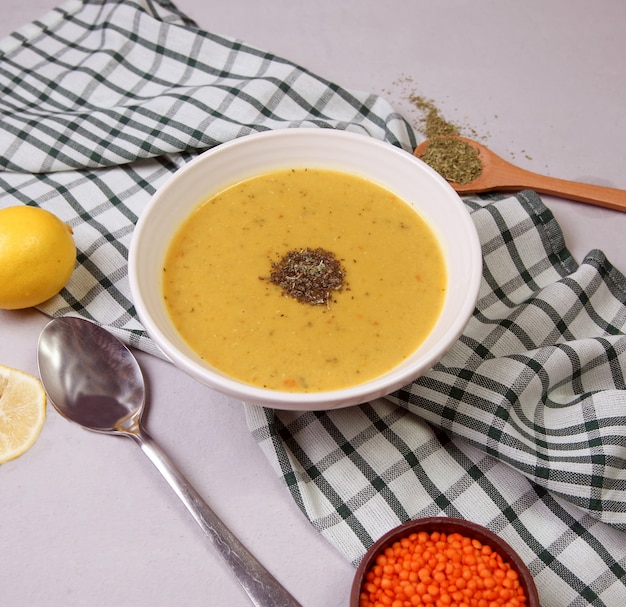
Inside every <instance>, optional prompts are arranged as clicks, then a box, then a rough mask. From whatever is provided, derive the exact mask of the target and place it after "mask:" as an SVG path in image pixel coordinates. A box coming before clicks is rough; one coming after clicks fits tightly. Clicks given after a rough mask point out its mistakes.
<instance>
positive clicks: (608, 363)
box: [0, 0, 626, 607]
mask: <svg viewBox="0 0 626 607" xmlns="http://www.w3.org/2000/svg"><path fill="white" fill-rule="evenodd" d="M0 87H1V88H2V94H1V96H0V112H1V113H2V119H1V123H0V167H1V168H2V172H0V190H1V191H2V197H1V198H0V206H2V207H5V206H10V205H12V204H20V203H24V204H34V205H38V206H41V207H44V208H47V209H49V210H51V211H53V212H54V213H55V214H57V215H58V216H59V217H61V218H62V219H63V220H64V221H66V222H68V223H69V224H70V225H71V226H72V228H73V230H74V236H75V241H76V244H77V248H78V251H79V255H78V266H77V269H76V271H75V272H74V275H73V277H72V279H71V281H70V283H69V284H68V286H67V287H66V289H64V290H63V292H62V293H61V294H60V295H59V296H57V297H55V298H54V299H52V300H51V301H49V302H47V303H46V304H45V305H44V306H42V307H41V309H42V310H43V311H44V312H46V313H48V314H50V315H64V314H74V315H81V316H83V317H85V318H88V319H91V320H94V321H95V322H97V323H99V324H102V325H105V326H106V327H107V328H109V329H110V330H111V331H112V332H113V333H115V334H116V335H117V336H118V337H120V338H121V339H123V340H124V341H125V342H126V343H128V344H130V345H132V346H135V347H138V348H141V349H143V350H146V351H148V352H151V353H153V354H155V355H160V353H159V351H158V350H157V349H156V347H155V346H154V344H153V342H152V341H151V340H150V339H149V337H148V336H147V335H146V334H145V332H144V330H143V328H142V326H141V325H140V323H139V321H138V320H137V318H136V315H135V311H134V308H133V305H132V301H131V299H130V289H129V286H128V279H127V268H126V259H127V253H128V247H129V244H130V239H131V237H132V232H133V228H134V224H135V222H136V220H137V218H138V216H139V215H140V214H141V212H142V209H143V208H144V207H145V205H146V204H147V202H148V200H149V199H150V197H151V195H152V193H153V192H154V191H155V190H156V189H157V188H158V187H159V186H161V185H162V184H163V183H164V182H165V181H166V180H167V179H168V177H169V176H170V175H171V174H172V173H173V172H174V171H175V170H176V169H177V168H179V167H180V166H182V165H184V164H185V163H186V162H188V161H189V160H190V159H191V158H193V157H194V155H196V154H197V153H199V152H200V151H202V150H204V149H206V148H208V147H211V146H214V145H217V144H219V143H221V142H223V141H227V140H230V139H233V138H235V137H240V136H243V135H246V134H248V133H252V132H255V131H260V130H267V129H277V128H297V127H301V126H309V127H310V126H314V127H320V128H338V129H349V130H353V131H357V132H361V133H365V134H368V135H370V136H372V137H376V138H379V139H384V140H386V141H389V142H391V143H392V144H394V145H397V146H399V147H402V148H404V149H405V150H407V152H410V150H411V149H412V148H413V147H414V145H415V143H416V136H415V134H414V132H413V131H412V129H411V128H410V126H409V125H408V124H407V123H406V122H405V121H404V120H403V119H402V117H401V116H399V115H398V114H396V113H395V112H394V111H393V109H392V108H391V107H390V106H389V105H388V104H387V103H386V102H385V101H384V100H383V99H381V98H380V97H377V96H374V95H370V94H365V93H356V92H352V91H347V90H345V89H343V88H341V87H339V86H337V85H335V84H333V83H331V82H328V81H326V80H324V79H322V78H319V77H318V76H316V75H314V74H311V73H310V72H307V71H306V70H304V69H302V68H300V67H298V66H296V65H294V64H292V63H290V62H289V61H286V60H284V59H281V58H279V57H275V56H272V55H270V54H267V53H264V52H262V51H260V50H258V49H254V48H251V47H249V46H247V45H245V44H243V43H241V42H239V41H235V40H232V39H227V38H223V37H219V36H217V35H214V34H209V33H207V32H203V31H201V30H200V29H199V28H198V27H197V26H196V25H195V24H194V23H193V22H192V21H191V20H189V19H188V18H187V17H186V16H185V15H183V14H181V13H180V12H179V11H178V10H177V9H176V8H175V6H173V5H172V4H171V3H170V2H168V1H167V0H116V1H114V0H84V1H80V0H70V1H69V2H66V3H65V4H64V5H62V6H61V7H60V8H59V9H57V10H54V11H52V12H51V13H49V14H47V15H45V16H44V17H43V18H42V19H40V20H38V21H36V22H34V23H32V24H29V25H27V26H26V27H24V28H22V29H21V30H19V31H18V32H15V33H14V34H13V35H12V36H10V37H9V38H7V39H5V40H3V41H0ZM466 204H467V207H468V211H469V212H470V213H471V214H472V218H473V219H474V221H475V224H476V226H477V229H478V233H479V235H480V238H481V242H482V246H483V254H484V262H485V266H484V280H483V284H482V289H481V293H480V298H479V301H478V305H477V308H476V312H475V314H474V316H473V318H472V320H471V321H470V323H469V325H468V327H467V329H466V331H465V333H464V335H463V336H462V337H461V339H460V340H459V341H458V342H457V344H456V345H455V347H453V349H452V350H451V351H450V352H449V353H448V355H447V356H446V357H445V358H444V360H443V361H442V362H441V363H440V364H438V365H437V366H436V367H435V368H434V369H433V370H432V371H431V372H429V373H428V374H427V375H425V376H424V377H422V378H420V379H419V380H417V381H416V382H414V383H413V384H411V385H410V386H407V387H405V388H404V389H403V390H400V391H398V392H396V393H395V394H392V395H390V396H389V397H388V398H386V399H381V400H377V401H374V402H371V403H368V404H366V405H362V406H359V407H352V408H348V409H342V410H336V411H330V412H312V413H294V412H285V411H274V410H269V409H262V408H259V407H255V406H247V405H246V414H247V419H248V424H249V427H250V430H251V432H252V433H253V435H254V436H255V438H256V439H257V441H258V443H259V445H260V447H261V448H262V450H263V451H264V453H265V454H266V456H267V457H268V459H269V461H270V462H271V463H272V465H273V466H274V468H275V470H276V472H277V474H279V475H280V476H281V477H283V478H284V480H285V482H286V485H287V486H288V488H289V490H290V492H291V495H292V496H293V498H294V499H295V501H296V502H297V503H298V505H299V506H300V508H301V509H302V511H303V512H304V513H305V515H306V516H307V517H308V518H309V519H310V520H311V522H312V524H313V525H314V526H315V527H316V528H317V529H318V530H319V531H320V532H321V533H322V534H323V535H324V536H325V537H326V538H327V539H328V540H329V541H330V542H331V543H332V544H334V545H335V546H336V547H337V548H338V549H339V550H340V551H341V552H342V553H344V554H345V555H346V557H347V558H348V559H350V560H351V561H352V562H354V563H355V564H356V563H357V562H358V561H359V559H360V558H361V556H362V555H363V553H364V551H365V549H366V547H367V546H369V545H370V544H371V543H372V542H373V541H374V540H375V539H376V538H378V537H379V536H380V535H382V534H383V533H384V532H385V531H387V530H388V529H390V528H391V527H393V526H395V525H397V524H398V523H400V522H402V521H405V520H407V519H410V518H416V517H420V516H431V515H436V514H446V515H449V516H456V517H464V518H468V519H470V520H473V521H476V522H478V523H482V524H483V525H485V526H487V527H489V528H490V529H492V530H494V531H496V532H497V533H498V534H500V535H501V536H502V537H504V538H505V539H506V540H508V541H509V542H510V543H511V544H512V545H513V546H514V547H515V549H516V550H517V551H518V552H519V553H520V555H521V557H522V558H523V559H524V561H525V562H526V563H527V564H528V566H529V568H530V569H531V571H532V573H533V574H534V576H535V579H536V581H537V585H538V588H539V594H540V597H541V602H542V605H543V606H544V607H565V606H572V607H573V606H582V605H595V606H605V605H606V606H609V607H613V606H616V605H623V604H626V471H625V470H626V438H625V437H626V382H625V379H624V376H625V374H626V335H625V325H626V280H625V279H624V277H623V276H622V274H620V272H619V271H617V270H616V269H615V268H614V267H613V266H612V265H611V264H610V263H609V261H608V260H607V259H606V258H605V257H604V256H603V254H602V253H601V252H599V251H592V252H591V253H590V254H589V255H588V256H587V258H586V259H585V260H584V261H583V263H582V264H580V265H578V264H577V263H576V262H575V261H574V260H573V259H572V257H571V256H570V254H569V253H568V251H567V249H566V247H565V244H564V242H563V238H562V235H561V231H560V229H559V226H558V225H557V223H556V221H555V220H554V218H553V216H552V215H551V213H550V212H549V211H548V210H547V209H546V207H545V206H544V205H543V203H542V202H541V200H540V199H539V198H538V197H537V196H536V195H535V194H533V193H532V192H524V193H522V194H520V195H518V196H508V197H493V198H490V199H479V198H468V199H467V200H466Z"/></svg>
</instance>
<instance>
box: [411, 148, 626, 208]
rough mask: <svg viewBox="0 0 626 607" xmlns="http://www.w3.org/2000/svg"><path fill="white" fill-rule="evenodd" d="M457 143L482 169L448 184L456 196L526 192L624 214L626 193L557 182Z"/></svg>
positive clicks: (421, 151)
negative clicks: (474, 156)
mask: <svg viewBox="0 0 626 607" xmlns="http://www.w3.org/2000/svg"><path fill="white" fill-rule="evenodd" d="M458 139H460V140H461V141H464V142H465V143H467V144H468V145H470V146H472V147H473V148H474V149H476V150H477V151H478V157H479V159H480V161H481V163H482V169H483V170H482V173H481V174H480V176H479V177H477V178H476V179H474V180H473V181H470V182H469V183H464V184H460V183H455V182H453V181H450V182H449V183H450V185H451V186H452V187H453V188H454V189H455V191H456V192H458V193H459V194H478V193H480V192H493V191H502V192H519V191H521V190H525V189H527V188H529V189H532V190H535V191H536V192H538V193H539V194H549V195H552V196H558V197H560V198H567V199H569V200H576V201H578V202H585V203H587V204H593V205H596V206H600V207H604V208H607V209H614V210H616V211H626V190H619V189H616V188H607V187H604V186H599V185H593V184H589V183H580V182H578V181H568V180H566V179H557V178H555V177H548V176H545V175H540V174H539V173H533V172H532V171H527V170H525V169H521V168H519V167H517V166H515V165H513V164H511V163H510V162H507V161H506V160H504V159H503V158H500V156H498V155H497V154H494V153H493V152H492V151H491V150H490V149H489V148H487V147H485V146H484V145H482V144H480V143H478V142H476V141H473V140H471V139H467V138H466V137H458ZM428 143H429V141H428V140H426V141H424V142H423V143H421V144H420V145H418V146H417V147H416V148H415V151H414V154H415V156H417V157H418V158H421V157H422V156H423V155H424V153H425V152H426V150H427V149H428Z"/></svg>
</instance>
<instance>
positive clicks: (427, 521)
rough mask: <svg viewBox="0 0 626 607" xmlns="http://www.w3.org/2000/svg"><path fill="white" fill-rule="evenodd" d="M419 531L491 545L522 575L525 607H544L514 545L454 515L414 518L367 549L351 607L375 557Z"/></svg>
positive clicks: (351, 592)
mask: <svg viewBox="0 0 626 607" xmlns="http://www.w3.org/2000/svg"><path fill="white" fill-rule="evenodd" d="M420 531H426V532H430V533H432V532H434V531H439V532H442V533H446V534H450V533H459V534H461V535H465V536H466V537H471V538H473V539H477V540H478V541H480V542H481V543H482V544H488V545H489V546H490V547H491V549H492V550H495V551H496V552H498V553H499V554H500V555H501V556H502V558H503V559H504V560H506V561H508V562H509V563H510V564H511V566H512V567H513V568H514V569H515V571H516V572H517V574H518V575H519V578H520V581H521V584H522V585H523V587H524V591H525V593H526V607H541V605H540V602H539V594H538V592H537V586H536V584H535V580H534V579H533V576H532V575H531V573H530V571H529V569H528V567H527V566H526V564H525V563H524V561H523V560H522V558H521V557H520V555H519V554H518V553H517V552H516V551H515V550H514V549H513V548H512V546H511V545H510V544H509V543H508V542H507V541H506V540H504V539H502V538H501V537H500V536H499V535H497V534H496V533H494V532H493V531H491V530H490V529H488V528H487V527H485V526H483V525H480V524H478V523H475V522H473V521H470V520H467V519H463V518H457V517H451V516H430V517H424V518H417V519H412V520H409V521H406V522H405V523H402V524H401V525H398V526H397V527H394V528H393V529H390V530H389V531H387V532H386V533H384V534H383V535H382V536H381V537H380V538H379V539H378V540H376V541H375V542H374V543H373V544H372V545H371V546H370V547H369V548H368V549H367V551H366V553H365V554H364V556H363V558H362V559H361V561H360V563H359V564H358V566H357V569H356V573H355V574H354V578H353V582H352V588H351V591H350V602H349V604H350V607H358V605H359V595H360V592H361V587H362V585H363V578H364V576H365V574H366V573H367V571H368V570H369V569H370V567H371V566H372V565H373V563H374V561H375V559H376V557H378V555H379V554H380V553H381V552H382V551H383V550H384V549H385V548H388V547H389V546H391V545H392V544H394V543H395V542H396V541H398V540H400V539H402V538H403V537H406V536H408V535H410V534H411V533H419V532H420Z"/></svg>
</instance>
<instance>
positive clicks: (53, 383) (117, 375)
mask: <svg viewBox="0 0 626 607" xmlns="http://www.w3.org/2000/svg"><path fill="white" fill-rule="evenodd" d="M37 362H38V365H39V374H40V376H41V380H42V382H43V385H44V387H45V389H46V392H47V393H48V396H49V399H50V401H51V402H52V405H53V406H54V408H55V409H56V410H57V411H58V412H59V413H60V414H61V415H62V416H63V417H65V418H67V419H68V420H70V421H72V422H75V423H77V424H79V425H81V426H83V427H85V428H87V429H89V430H93V431H95V432H101V433H104V434H113V435H121V436H127V437H129V438H131V439H133V440H134V441H135V442H136V443H137V444H138V445H139V446H140V447H141V450H142V451H143V452H144V453H145V454H146V455H147V456H148V458H149V459H150V461H152V463H153V464H154V465H155V466H156V468H157V469H158V470H159V472H161V474H162V475H163V476H164V478H165V479H166V480H167V482H168V483H169V485H170V486H171V487H172V489H173V490H174V491H175V492H176V494H177V495H178V497H179V498H180V499H181V501H182V502H183V503H184V504H185V506H186V507H187V510H189V512H190V513H191V515H192V516H193V517H194V519H195V520H196V522H197V523H198V524H199V525H200V527H201V528H202V530H203V531H204V533H205V534H206V536H207V537H208V539H209V540H210V542H211V543H212V545H213V547H214V548H215V549H216V550H217V551H218V553H219V554H220V556H221V557H222V558H223V559H224V561H225V562H226V564H227V565H228V566H229V567H230V568H231V570H232V572H233V573H234V574H235V576H236V577H237V579H238V581H239V582H240V583H241V585H242V586H243V588H244V590H245V591H246V592H247V594H248V596H249V597H250V599H251V601H252V603H253V604H254V605H257V606H258V607H300V604H299V603H298V602H297V601H296V600H295V599H294V598H293V597H292V596H291V595H290V594H289V593H288V592H287V590H285V588H284V587H283V586H282V585H281V584H280V583H279V582H278V581H277V580H276V579H275V578H274V577H273V576H272V575H271V574H270V573H269V572H268V571H267V570H266V569H265V567H263V565H261V563H259V561H257V559H256V558H255V557H254V556H253V555H252V554H251V553H250V552H249V551H248V550H247V548H245V546H243V545H242V544H241V542H240V541H239V540H238V539H237V538H236V537H235V536H234V535H233V534H232V532H231V531H230V530H229V529H228V528H227V527H226V526H225V525H224V523H222V521H221V520H220V519H219V518H218V516H217V515H216V514H215V513H214V512H213V511H212V510H211V508H210V507H209V506H208V505H207V504H206V503H205V502H204V500H203V499H202V497H201V496H200V495H199V494H198V493H197V491H196V490H195V489H194V488H193V487H192V486H191V485H190V484H189V482H188V481H187V480H186V479H185V478H184V477H183V475H182V474H181V473H180V472H179V471H178V470H177V469H176V467H175V466H174V464H173V463H172V461H171V460H170V459H169V457H168V456H167V455H166V454H165V453H164V452H163V451H162V450H161V449H160V447H159V446H158V445H157V444H156V443H155V442H154V440H153V439H152V438H151V437H150V435H149V434H148V433H147V432H146V431H145V429H144V428H143V427H142V425H141V415H142V412H143V410H144V404H145V388H144V381H143V376H142V374H141V369H140V368H139V364H138V363H137V360H136V359H135V357H134V356H133V355H132V353H131V352H130V350H128V348H127V347H126V346H125V345H124V344H123V343H122V342H121V341H119V340H118V339H117V338H116V337H114V336H113V335H112V334H111V333H109V332H108V331H106V330H105V329H103V328H101V327H99V326H98V325H95V324H94V323H91V322H89V321H87V320H84V319H81V318H74V317H64V318H56V319H54V320H52V321H50V322H49V323H48V324H47V325H46V326H45V327H44V328H43V330H42V332H41V335H40V337H39V346H38V353H37Z"/></svg>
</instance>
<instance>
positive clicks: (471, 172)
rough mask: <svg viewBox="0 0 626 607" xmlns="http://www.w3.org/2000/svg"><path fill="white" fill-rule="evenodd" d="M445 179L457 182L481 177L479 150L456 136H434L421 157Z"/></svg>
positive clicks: (481, 165) (467, 181)
mask: <svg viewBox="0 0 626 607" xmlns="http://www.w3.org/2000/svg"><path fill="white" fill-rule="evenodd" d="M420 158H421V159H422V160H423V161H424V162H425V163H426V164H428V165H429V166H431V167H432V168H433V169H435V171H437V173H439V174H440V175H441V176H442V177H443V178H444V179H446V180H448V181H453V182H455V183H460V184H464V183H469V182H470V181H474V179H477V178H478V177H480V175H481V173H482V172H483V164H482V162H481V161H480V158H479V156H478V150H477V149H476V148H474V147H472V146H471V145H470V144H469V143H467V142H466V141H463V140H461V139H458V138H456V137H434V138H432V139H429V141H428V147H427V148H426V151H425V152H424V154H422V156H421V157H420Z"/></svg>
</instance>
